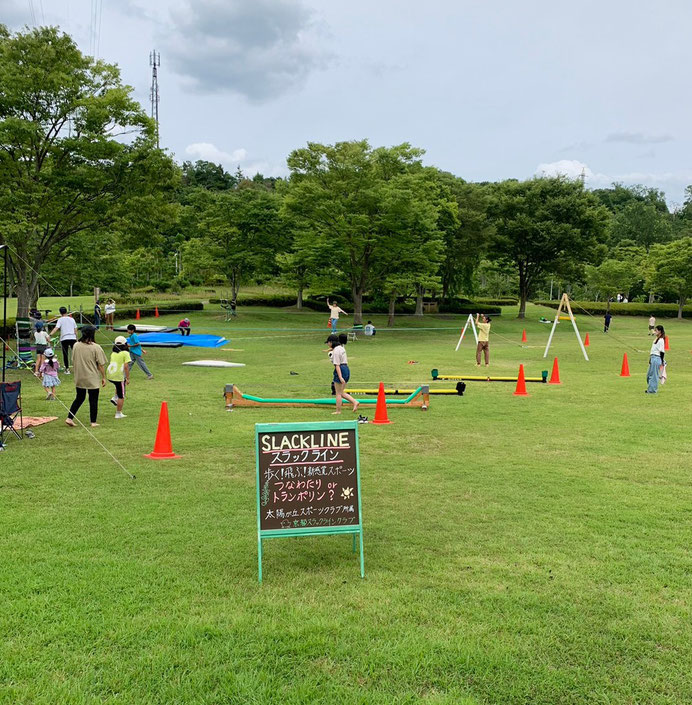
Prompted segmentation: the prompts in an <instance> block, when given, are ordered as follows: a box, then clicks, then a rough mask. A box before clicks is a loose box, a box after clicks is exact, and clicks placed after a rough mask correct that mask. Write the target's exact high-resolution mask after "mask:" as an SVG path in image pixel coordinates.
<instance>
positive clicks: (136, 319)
mask: <svg viewBox="0 0 692 705" xmlns="http://www.w3.org/2000/svg"><path fill="white" fill-rule="evenodd" d="M140 318H141V316H140V315H139V309H137V313H135V321H138V320H139V319H140Z"/></svg>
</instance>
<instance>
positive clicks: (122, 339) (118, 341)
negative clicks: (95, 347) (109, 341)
mask: <svg viewBox="0 0 692 705" xmlns="http://www.w3.org/2000/svg"><path fill="white" fill-rule="evenodd" d="M113 342H114V343H115V345H127V338H126V337H125V336H123V335H119V336H118V337H117V338H116V339H115V340H114V341H113Z"/></svg>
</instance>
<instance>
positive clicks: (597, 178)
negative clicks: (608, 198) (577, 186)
mask: <svg viewBox="0 0 692 705" xmlns="http://www.w3.org/2000/svg"><path fill="white" fill-rule="evenodd" d="M535 174H536V176H566V177H567V178H568V179H581V178H582V176H583V177H584V182H585V183H586V184H587V185H588V186H597V187H601V186H607V185H608V184H611V183H612V182H613V179H612V178H611V177H609V176H607V175H606V174H595V173H594V172H593V171H592V170H591V169H590V168H589V167H588V165H586V164H584V162H580V161H579V160H578V159H560V160H559V161H557V162H548V163H543V164H539V165H538V166H537V167H536V171H535Z"/></svg>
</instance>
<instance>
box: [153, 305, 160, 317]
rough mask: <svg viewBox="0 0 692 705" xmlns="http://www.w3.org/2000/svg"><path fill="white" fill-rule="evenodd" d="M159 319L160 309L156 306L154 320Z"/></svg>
mask: <svg viewBox="0 0 692 705" xmlns="http://www.w3.org/2000/svg"><path fill="white" fill-rule="evenodd" d="M158 317H159V307H158V306H154V318H158Z"/></svg>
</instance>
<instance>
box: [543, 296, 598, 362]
mask: <svg viewBox="0 0 692 705" xmlns="http://www.w3.org/2000/svg"><path fill="white" fill-rule="evenodd" d="M563 306H564V310H565V312H566V313H568V314H569V320H570V321H572V327H573V328H574V333H575V335H576V336H577V340H578V341H579V347H580V348H581V351H582V352H583V353H584V359H585V360H586V361H587V362H588V361H589V356H588V355H587V354H586V348H585V347H584V343H583V342H582V339H581V335H579V329H578V328H577V322H576V321H575V320H574V314H573V313H572V307H571V306H570V305H569V297H568V296H567V294H563V295H562V298H561V299H560V305H559V306H558V307H557V312H556V313H555V321H554V322H553V327H552V328H551V329H550V337H549V338H548V344H547V345H546V346H545V352H544V353H543V357H548V350H550V343H551V342H552V340H553V333H554V332H555V328H556V326H557V323H558V321H559V320H560V313H561V312H562V310H563Z"/></svg>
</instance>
